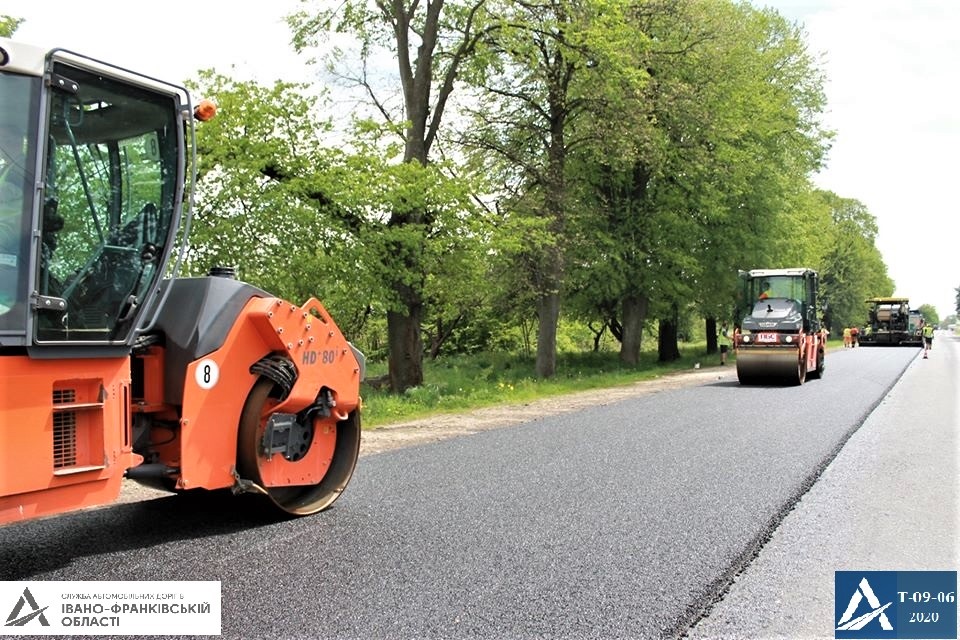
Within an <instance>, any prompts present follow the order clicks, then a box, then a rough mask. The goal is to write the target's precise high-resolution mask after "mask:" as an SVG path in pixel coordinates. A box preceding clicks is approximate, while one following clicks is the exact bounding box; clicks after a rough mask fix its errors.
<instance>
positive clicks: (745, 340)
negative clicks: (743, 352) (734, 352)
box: [743, 334, 750, 342]
mask: <svg viewBox="0 0 960 640" xmlns="http://www.w3.org/2000/svg"><path fill="white" fill-rule="evenodd" d="M743 341H744V342H750V336H749V335H747V334H744V336H743Z"/></svg>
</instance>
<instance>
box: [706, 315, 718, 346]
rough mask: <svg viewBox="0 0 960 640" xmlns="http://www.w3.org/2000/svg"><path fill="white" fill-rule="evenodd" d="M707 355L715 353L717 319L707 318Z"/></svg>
mask: <svg viewBox="0 0 960 640" xmlns="http://www.w3.org/2000/svg"><path fill="white" fill-rule="evenodd" d="M706 323H707V353H716V352H717V319H716V318H707V320H706Z"/></svg>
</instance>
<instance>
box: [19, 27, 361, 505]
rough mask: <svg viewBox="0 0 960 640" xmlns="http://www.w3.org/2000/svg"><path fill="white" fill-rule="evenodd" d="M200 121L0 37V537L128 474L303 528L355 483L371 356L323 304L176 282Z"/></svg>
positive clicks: (166, 101)
mask: <svg viewBox="0 0 960 640" xmlns="http://www.w3.org/2000/svg"><path fill="white" fill-rule="evenodd" d="M195 115H196V116H197V117H201V116H202V117H203V118H207V117H210V116H211V115H212V113H211V109H210V105H208V104H204V105H202V108H200V109H199V110H198V111H197V112H196V113H195V110H194V108H193V105H192V102H191V99H190V96H189V94H188V93H187V91H186V90H185V89H183V88H181V87H178V86H176V85H172V84H168V83H166V82H161V81H158V80H155V79H153V78H149V77H146V76H142V75H140V74H137V73H133V72H130V71H128V70H125V69H121V68H119V67H116V66H112V65H109V64H106V63H103V62H100V61H97V60H93V59H90V58H87V57H85V56H82V55H78V54H75V53H72V52H68V51H64V50H57V49H54V50H52V51H45V50H40V49H37V48H35V47H31V46H26V45H23V44H21V43H17V42H14V41H11V40H7V39H0V151H2V155H0V378H2V387H0V523H8V522H14V521H19V520H25V519H28V518H33V517H38V516H44V515H49V514H54V513H60V512H64V511H69V510H74V509H79V508H83V507H89V506H93V505H100V504H105V503H109V502H111V501H113V500H115V499H116V498H117V496H118V494H119V492H120V489H121V481H122V480H123V478H125V477H126V478H131V479H134V480H137V481H140V482H144V483H149V484H151V485H153V486H160V487H164V488H166V489H169V490H171V491H188V490H191V489H200V488H202V489H220V488H232V489H233V490H234V492H235V493H249V494H254V495H256V496H259V498H258V499H260V500H265V501H266V502H267V503H268V504H270V505H272V506H273V507H275V508H276V509H277V510H278V512H279V513H280V514H293V515H304V514H309V513H315V512H317V511H320V510H322V509H324V508H326V507H328V506H329V505H330V504H331V503H332V502H333V501H334V500H336V499H337V497H338V496H339V495H340V494H341V492H342V491H343V490H344V488H345V487H346V485H347V483H348V482H349V480H350V478H351V476H352V474H353V470H354V467H355V465H356V461H357V456H358V453H359V446H360V396H359V388H360V380H361V379H362V377H363V367H364V359H363V355H362V354H361V353H360V352H359V351H357V350H356V349H355V348H353V346H352V345H351V344H350V343H349V342H348V341H347V340H346V338H345V337H344V336H343V334H342V333H341V332H340V330H339V329H338V328H337V325H336V324H335V323H334V321H333V319H332V318H331V317H330V315H329V314H328V313H327V311H326V310H325V309H324V307H323V306H322V305H321V303H320V302H319V301H317V300H315V299H311V300H308V301H307V302H305V303H304V304H300V305H297V304H292V303H290V302H287V301H284V300H281V299H278V298H276V297H274V296H272V295H271V294H269V293H267V292H265V291H262V290H260V289H258V288H256V287H254V286H251V285H249V284H246V283H243V282H240V281H238V280H236V279H235V278H234V277H233V276H232V274H231V273H230V271H229V270H217V271H216V272H215V273H213V274H212V275H211V276H209V277H202V278H180V277H177V273H178V270H179V267H180V263H181V260H182V257H183V255H184V250H185V246H186V244H185V243H186V237H187V232H188V230H189V208H190V207H189V206H187V205H185V202H190V201H191V200H192V188H193V182H194V179H195V169H194V162H193V154H194V151H195V148H194V144H193V140H194V119H195V117H194V116H195ZM184 212H186V214H185V215H184ZM178 239H179V241H178Z"/></svg>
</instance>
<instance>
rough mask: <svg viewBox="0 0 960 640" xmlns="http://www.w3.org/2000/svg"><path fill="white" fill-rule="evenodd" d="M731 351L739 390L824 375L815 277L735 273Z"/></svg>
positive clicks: (803, 271)
mask: <svg viewBox="0 0 960 640" xmlns="http://www.w3.org/2000/svg"><path fill="white" fill-rule="evenodd" d="M739 277H740V288H739V291H738V296H737V305H736V317H737V325H736V330H735V332H734V349H735V353H736V362H737V377H738V378H739V380H740V382H741V383H742V384H751V383H753V384H755V383H774V382H787V383H793V384H803V383H804V381H805V380H806V379H807V378H808V377H809V378H819V377H821V376H822V375H823V371H824V359H825V358H824V356H825V344H824V342H825V339H824V333H823V331H822V330H821V326H820V315H819V304H818V289H819V282H818V277H817V272H816V271H814V270H812V269H807V268H791V269H754V270H752V271H741V272H740V274H739Z"/></svg>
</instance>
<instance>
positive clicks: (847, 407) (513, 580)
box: [0, 340, 957, 638]
mask: <svg viewBox="0 0 960 640" xmlns="http://www.w3.org/2000/svg"><path fill="white" fill-rule="evenodd" d="M947 342H948V340H941V341H940V342H939V343H938V345H937V346H938V349H937V351H936V353H935V354H934V357H933V358H932V359H931V360H927V361H923V362H922V364H923V365H931V366H929V367H927V368H926V369H923V368H922V367H921V366H920V364H921V362H919V361H917V360H916V357H917V354H918V350H917V349H914V348H892V349H888V348H876V349H851V350H842V351H837V352H833V353H831V354H830V355H829V356H828V358H827V371H826V375H825V377H824V379H823V380H819V381H811V382H808V383H807V384H805V385H803V386H800V387H764V386H761V387H741V386H739V385H738V384H737V382H736V378H735V375H734V373H733V372H732V371H725V372H724V373H721V374H719V376H718V377H717V378H716V379H713V380H712V381H709V382H706V383H704V384H701V385H699V386H695V387H690V388H681V389H674V390H669V391H663V392H661V393H657V394H652V395H644V396H639V397H634V398H625V399H620V400H616V401H613V402H610V403H608V404H605V405H602V406H597V407H593V408H585V409H581V410H577V411H574V412H568V413H565V414H562V415H556V416H552V417H544V418H540V419H535V420H531V421H529V422H524V423H521V424H518V425H515V426H511V427H507V428H502V429H495V430H488V431H483V432H480V433H476V434H473V435H469V436H465V437H459V438H453V439H447V440H443V441H439V442H434V443H430V444H424V445H418V446H412V447H407V448H403V449H397V450H392V451H386V452H384V453H379V454H375V455H368V456H365V457H363V458H362V459H361V461H360V464H359V466H358V470H357V474H356V475H355V477H354V480H353V482H352V483H351V484H350V486H349V487H348V489H347V491H346V493H345V494H344V496H343V497H342V498H341V499H340V500H339V501H338V502H337V503H336V505H335V506H334V508H333V509H331V510H329V511H327V512H325V513H323V514H320V515H317V516H313V517H309V518H304V519H297V520H287V521H281V522H276V521H273V520H270V519H269V518H265V517H263V516H262V515H256V514H252V513H246V512H244V511H243V510H242V509H240V508H238V506H237V505H236V504H235V503H232V502H226V503H224V502H222V501H221V500H218V499H216V497H215V496H214V497H210V496H198V497H195V498H192V499H191V498H186V499H184V497H169V498H161V499H155V500H149V501H145V502H139V503H133V504H121V505H116V506H113V507H109V508H105V509H98V510H92V511H87V512H83V513H79V514H73V515H68V516H63V517H59V518H52V519H48V520H43V521H38V522H32V523H24V524H17V525H11V526H8V527H5V528H2V529H0V572H2V575H0V577H2V579H4V580H27V579H29V580H93V579H95V580H219V581H220V582H221V585H222V606H223V616H222V624H223V637H226V638H241V637H242V638H659V637H680V636H683V635H684V634H686V633H687V632H690V631H691V627H692V626H693V625H695V624H696V623H698V621H699V624H698V625H697V626H695V627H693V630H692V633H694V634H697V635H698V637H713V636H714V635H719V634H721V633H722V634H724V635H725V636H726V637H762V636H763V634H764V633H767V632H769V633H770V634H771V635H775V634H776V633H779V631H778V629H786V631H785V632H784V633H785V634H786V636H788V637H801V636H802V634H801V633H797V634H793V633H790V630H791V627H789V626H780V627H777V626H775V624H776V622H777V621H779V620H781V619H783V618H784V617H791V618H792V619H794V620H796V619H798V617H799V618H800V619H803V620H804V621H805V622H806V623H807V624H809V626H808V627H803V629H802V631H803V633H811V634H812V635H818V634H819V635H824V636H825V637H831V636H832V631H831V630H832V626H831V625H832V621H831V620H830V616H832V611H833V609H832V607H833V603H832V597H830V592H831V591H832V575H833V574H832V572H833V571H834V570H835V569H839V568H843V567H844V566H846V565H847V564H848V563H853V564H857V563H859V562H865V561H866V560H865V559H862V558H869V559H870V560H871V562H874V563H875V564H876V565H878V566H880V565H882V566H883V567H884V568H890V569H900V568H905V567H904V565H903V563H904V562H906V560H905V559H903V558H902V557H895V556H893V555H889V554H888V555H882V556H880V555H877V556H869V554H868V556H857V555H855V552H857V553H859V552H860V551H865V550H866V549H867V548H869V549H873V550H876V549H877V546H876V545H874V544H867V543H866V542H865V540H864V539H863V538H862V537H861V535H862V534H861V533H860V529H859V528H858V527H861V526H865V527H869V526H870V523H871V521H872V519H875V518H877V517H880V516H879V515H878V511H877V510H876V509H875V508H874V507H873V506H872V505H871V504H869V503H868V502H863V501H858V500H859V499H860V498H862V496H859V495H853V494H851V493H850V492H851V491H857V492H859V491H863V490H864V487H867V486H868V487H872V486H874V485H873V483H874V482H876V481H879V480H884V478H883V476H884V475H888V474H890V473H891V471H896V470H897V465H893V466H892V467H891V466H890V465H891V464H892V463H891V462H890V461H886V462H879V461H877V460H876V459H874V457H873V455H874V453H876V452H879V451H887V449H888V448H889V447H892V451H894V452H899V451H902V449H898V447H903V446H906V444H910V443H911V442H912V441H911V440H910V438H908V437H906V436H904V435H903V434H901V433H900V430H901V429H905V428H907V426H906V425H904V424H902V423H900V424H896V423H894V424H893V425H892V426H888V427H881V428H880V430H879V431H877V432H876V433H874V431H875V430H876V429H877V428H876V427H874V426H873V425H874V418H875V417H876V416H877V415H878V414H877V413H874V415H873V416H871V419H870V420H868V421H867V423H866V424H865V425H864V429H868V428H869V429H870V433H869V434H867V435H864V436H861V432H858V431H857V429H858V428H860V426H861V424H864V420H865V419H867V417H868V416H870V414H871V412H873V410H874V409H875V408H877V407H878V405H879V412H878V413H881V412H885V411H887V410H890V409H894V408H896V407H897V406H899V407H900V410H901V411H905V412H906V413H911V412H913V411H914V410H916V411H920V410H921V409H922V410H923V411H924V412H925V413H923V414H922V416H921V419H922V422H921V421H919V420H918V421H916V424H912V425H910V426H909V428H910V429H912V430H914V431H918V433H916V434H915V435H916V436H917V438H918V440H917V441H916V443H914V444H915V445H916V446H917V447H920V446H923V447H932V448H933V451H930V452H928V453H929V454H930V455H931V456H933V457H932V458H928V457H926V453H924V451H926V450H925V449H924V450H921V451H920V452H914V453H911V454H910V455H909V456H905V457H900V458H897V460H898V461H899V462H898V463H897V464H899V467H900V468H901V469H902V470H903V473H908V474H909V473H914V472H915V471H916V469H917V468H920V467H923V468H925V469H924V470H925V472H929V473H930V474H931V476H932V477H931V478H930V481H932V482H940V483H941V484H940V485H935V486H941V485H942V486H951V483H950V482H948V481H944V478H949V479H950V480H952V481H953V484H952V487H951V491H952V498H951V499H952V503H949V501H948V503H947V504H948V506H949V505H950V504H952V508H953V512H952V513H953V516H954V518H955V514H956V486H955V481H956V394H955V393H953V394H952V395H951V394H949V393H948V394H945V396H946V398H947V399H946V400H945V399H944V397H945V396H944V395H942V394H938V393H928V392H929V391H930V388H928V386H929V384H930V381H931V380H939V379H940V377H941V376H943V377H944V378H945V381H944V384H947V385H949V384H952V385H953V386H952V387H948V388H947V389H948V390H949V389H952V390H954V391H955V389H956V388H957V379H956V371H957V367H956V350H957V345H956V343H955V342H954V343H950V344H947ZM938 357H939V358H940V360H937V358H938ZM905 370H906V375H905V376H904V380H903V382H902V383H901V384H900V385H897V386H894V385H895V384H896V383H897V381H898V379H899V378H900V376H901V374H902V373H904V371H905ZM718 371H721V370H719V369H718ZM911 381H914V382H911ZM931 388H932V387H931ZM891 389H893V392H892V393H891V394H890V396H889V397H888V396H887V393H888V391H890V390H891ZM918 394H919V395H918ZM931 395H934V396H936V397H929V396H931ZM885 398H886V400H884V399H885ZM558 401H559V400H558ZM881 403H882V404H881ZM951 412H952V413H951ZM938 419H939V420H945V421H946V422H947V423H950V424H948V427H949V428H943V427H942V425H941V427H937V428H935V429H927V432H925V433H924V434H923V435H924V438H920V435H921V434H920V433H919V431H922V429H921V427H923V426H924V425H927V424H933V423H934V422H936V421H937V420H938ZM880 424H884V423H883V422H882V421H881V422H880ZM936 424H941V423H940V422H937V423H936ZM863 438H866V440H867V441H868V442H867V443H866V444H862V443H861V440H862V439H863ZM904 439H906V440H908V442H906V443H904V442H902V441H903V440H904ZM877 440H880V441H883V446H882V447H881V446H880V445H879V444H877V442H876V441H877ZM888 440H889V442H888ZM871 443H872V444H871ZM848 450H860V451H861V453H860V454H857V455H853V459H854V461H855V463H856V464H853V465H852V466H851V464H850V463H849V462H847V463H844V462H843V461H844V460H846V459H847V458H848V457H849V456H847V455H846V452H847V451H848ZM864 452H868V453H869V454H870V455H865V454H864ZM838 453H839V454H840V455H839V456H838ZM835 458H836V460H834V459H835ZM931 461H932V462H934V464H930V462H931ZM831 462H833V463H834V464H832V465H831ZM951 464H952V465H953V466H952V467H951V466H950V465H951ZM878 465H879V466H878ZM836 469H839V470H836ZM825 470H826V473H824V471H825ZM948 473H949V474H952V475H949V476H948V475H946V474H948ZM821 474H823V475H822V476H821ZM821 487H823V489H821ZM822 491H827V492H828V498H826V499H828V500H833V502H830V503H828V504H826V505H821V506H820V507H819V508H820V509H822V511H819V512H817V513H815V514H814V515H813V516H810V517H811V518H812V519H811V520H806V521H804V520H800V521H799V523H798V524H794V523H795V522H797V518H798V516H800V515H801V514H802V513H804V512H805V511H806V510H807V509H808V505H813V507H811V508H816V506H817V505H818V504H821V503H822V501H823V500H824V499H825V498H823V497H818V496H820V494H821V492H822ZM928 494H929V490H928V486H927V485H923V486H920V485H915V486H912V487H910V486H904V487H900V488H899V490H898V493H897V494H896V500H894V501H892V502H891V504H892V503H893V502H895V503H896V504H897V505H901V503H908V507H909V505H910V504H916V505H920V504H922V503H924V502H926V503H930V501H931V500H933V498H931V497H930V496H929V495H928ZM943 495H945V494H940V497H938V498H936V500H941V501H942V497H943ZM872 499H873V498H869V497H868V498H867V500H868V501H869V500H872ZM939 504H942V502H940V503H939ZM838 505H843V507H844V508H845V509H846V511H845V512H844V517H843V518H839V517H835V516H834V517H826V518H825V520H824V519H823V518H824V516H823V514H825V513H830V509H831V508H834V507H838ZM855 505H857V506H855ZM851 510H853V511H852V512H851ZM852 513H858V514H859V515H858V516H857V517H852V515H851V514H852ZM879 513H880V514H882V516H883V517H884V518H885V528H884V531H887V532H888V535H889V537H890V538H891V539H894V538H896V537H897V532H898V531H901V530H903V531H908V532H913V533H915V532H916V531H917V530H918V529H920V528H923V527H924V526H925V521H924V520H923V518H925V517H928V516H931V513H930V510H929V509H925V508H922V507H919V506H918V507H917V512H916V513H914V512H913V511H902V510H898V509H893V508H892V507H889V506H888V507H885V510H884V511H882V512H879ZM949 516H950V512H949V510H947V511H945V513H944V514H943V517H941V518H938V519H937V520H936V522H935V524H936V525H937V526H938V527H939V530H940V531H941V532H942V534H941V535H940V536H939V537H938V538H936V539H935V540H933V541H932V542H931V546H934V547H937V548H938V549H939V548H940V547H942V546H943V545H950V544H953V545H954V548H955V543H956V524H955V522H954V524H953V525H952V527H951V526H948V525H946V524H945V519H946V518H949ZM818 518H821V519H820V520H818ZM908 520H909V521H908ZM797 527H799V529H797ZM874 529H876V527H874ZM871 531H873V529H871ZM791 532H793V533H791ZM789 535H794V536H799V537H800V538H801V539H802V541H803V545H802V546H801V547H797V543H796V542H795V541H791V540H790V539H789V538H787V539H786V540H784V536H789ZM871 535H876V534H875V533H871ZM824 539H827V540H824ZM837 540H846V541H847V543H848V544H846V545H845V546H843V547H842V548H839V547H835V546H833V545H834V542H835V541H837ZM891 544H892V543H891ZM818 545H824V546H818ZM778 548H784V549H785V550H781V551H780V556H779V559H778V556H776V555H775V553H776V549H778ZM881 548H882V547H881ZM911 548H912V549H913V550H914V551H913V552H915V553H917V558H916V559H915V562H916V564H911V565H910V566H920V565H924V564H925V563H926V562H927V560H926V559H925V558H923V557H922V556H923V555H924V552H923V551H924V550H923V549H919V548H917V547H916V545H914V546H912V547H911ZM791 549H792V550H793V551H791ZM798 549H799V550H798ZM831 552H832V553H833V554H834V555H830V553H831ZM938 553H939V551H938ZM939 557H940V558H941V559H944V558H945V560H943V561H944V562H945V561H947V560H948V559H949V556H948V555H943V554H941V555H940V556H939ZM788 562H789V563H792V565H787V564H784V563H788ZM838 565H839V566H838ZM768 566H771V567H772V569H765V568H766V567H768ZM955 566H956V563H954V568H955ZM938 568H944V567H942V566H940V567H938ZM947 568H950V567H947ZM778 570H779V573H777V571H778ZM801 570H802V571H803V573H802V574H799V575H801V576H802V577H801V578H799V579H797V578H795V572H797V571H801ZM761 571H762V572H763V573H760V574H759V575H758V576H757V577H752V576H753V575H754V573H755V572H761ZM768 571H769V572H768ZM741 574H742V576H741V578H740V579H739V580H736V582H733V581H734V579H735V578H736V577H737V576H738V575H741ZM824 575H829V578H830V579H829V581H828V582H827V583H823V581H822V579H821V578H822V577H823V576H824ZM788 578H789V580H788ZM798 580H799V582H798ZM787 582H790V583H791V584H792V583H797V586H795V587H794V588H795V589H796V590H797V591H803V592H804V593H806V594H807V595H808V598H809V600H802V601H801V602H803V603H804V604H805V606H806V605H809V606H810V607H812V606H813V605H812V604H810V601H811V600H812V601H813V602H816V603H819V604H823V605H824V607H827V608H829V614H828V616H827V618H826V619H825V620H822V619H820V618H818V617H817V615H816V614H815V612H814V611H813V610H812V609H805V610H798V609H797V608H796V607H794V606H793V604H792V603H790V605H789V606H786V605H785V604H784V603H783V602H780V603H779V604H771V603H770V602H768V600H769V599H770V598H771V597H773V598H774V599H776V598H777V597H780V596H776V595H775V593H777V592H778V591H777V590H778V588H780V589H783V588H784V585H785V584H786V583H787ZM731 583H732V587H731ZM803 585H807V587H809V588H810V589H811V591H809V592H808V591H806V590H805V587H804V586H803ZM824 599H826V600H829V602H827V603H823V602H820V601H821V600H824ZM757 602H766V603H767V606H766V607H765V608H760V609H758V611H762V616H765V617H763V618H762V619H763V620H767V622H757V620H753V619H751V618H752V617H753V616H750V615H745V614H743V609H742V607H750V606H754V605H755V604H756V603H757ZM727 603H729V609H725V608H724V605H725V604H727ZM785 609H786V611H785ZM738 612H739V613H738ZM705 615H706V617H705V618H704V616H705ZM756 617H758V618H759V617H761V614H759V613H758V614H757V616H756ZM824 624H825V625H826V626H823V625H824ZM711 625H715V626H711ZM758 630H759V633H760V635H759V636H758V634H757V632H758Z"/></svg>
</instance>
